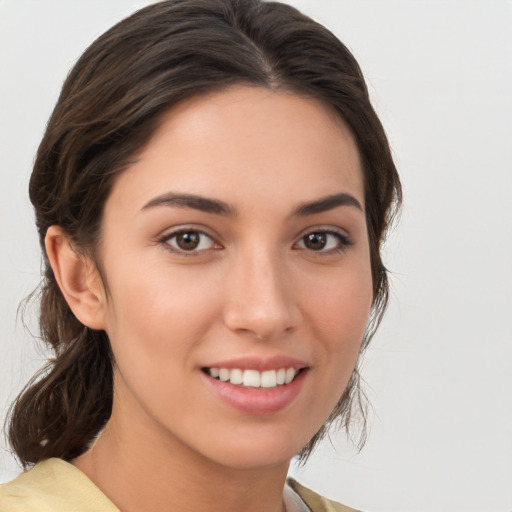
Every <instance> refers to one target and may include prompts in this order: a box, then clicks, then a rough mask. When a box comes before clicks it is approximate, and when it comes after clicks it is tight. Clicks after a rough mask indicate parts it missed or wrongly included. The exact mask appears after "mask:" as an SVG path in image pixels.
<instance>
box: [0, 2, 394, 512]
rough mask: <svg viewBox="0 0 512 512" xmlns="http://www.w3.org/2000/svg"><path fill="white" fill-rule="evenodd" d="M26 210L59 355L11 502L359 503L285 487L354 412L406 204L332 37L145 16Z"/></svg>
mask: <svg viewBox="0 0 512 512" xmlns="http://www.w3.org/2000/svg"><path fill="white" fill-rule="evenodd" d="M30 197H31V201H32V203H33V205H34V208H35V210H36V218H37V227H38V230H39V235H40V241H41V245H42V248H43V254H44V261H45V276H44V283H43V287H42V295H41V314H40V323H41V332H42V336H43V338H44V339H45V341H46V342H47V343H49V344H50V345H51V346H52V347H53V349H54V350H55V353H56V357H55V359H54V360H53V361H52V362H51V363H50V365H49V367H48V368H47V369H46V370H45V371H44V372H43V373H42V374H41V376H39V377H38V378H37V379H36V380H34V381H33V382H32V383H30V384H29V385H28V386H27V388H26V389H25V391H24V392H23V393H22V395H20V397H19V398H18V400H17V402H16V404H15V406H14V407H13V410H12V417H11V427H10V439H11V444H12V446H13V448H14V450H15V452H16V453H17V455H18V457H19V459H20V460H21V462H22V463H23V464H24V465H25V467H28V466H31V465H33V464H35V467H34V468H33V469H31V470H30V471H28V472H27V473H24V474H23V475H21V476H20V477H19V478H18V479H16V480H14V481H13V482H11V483H9V484H6V485H5V486H3V487H2V488H0V505H1V508H0V510H2V511H3V510H6V511H7V510H18V509H23V510H45V509H46V510H123V511H124V510H189V509H190V510H192V509H193V510H223V511H227V510H247V511H252V510H266V511H281V510H285V509H286V510H288V512H290V511H294V510H297V511H300V510H308V507H309V508H310V509H312V510H347V508H345V507H343V506H341V505H337V504H334V503H331V502H328V501H327V500H325V499H323V498H321V497H319V496H317V495H315V494H314V493H312V492H311V491H308V490H307V489H304V488H302V487H301V486H300V485H299V484H297V483H296V482H293V481H289V482H288V484H286V485H285V480H286V474H287V469H288V465H289V462H290V460H291V459H292V457H294V456H295V455H296V454H297V453H298V454H299V457H300V458H301V460H303V461H304V460H306V459H307V457H308V455H309V454H310V453H311V451H312V450H313V448H314V446H315V444H316V443H317V442H318V441H319V440H320V439H321V438H322V436H323V435H324V434H325V432H326V429H327V427H328V425H329V424H331V423H332V422H333V421H335V420H336V421H340V422H341V423H342V424H343V425H344V426H345V427H346V428H348V427H349V426H350V419H351V416H352V414H354V413H358V410H357V409H358V408H361V398H360V395H359V374H358V370H357V361H358V358H359V356H360V354H361V353H362V352H363V351H364V349H365V348H366V346H367V344H368V342H369V339H370V337H371V335H372V334H373V332H374V329H375V328H376V326H377V325H378V321H379V320H380V317H381V315H382V313H383V311H384V307H385V304H386V299H387V280H386V271H385V268H384V265H383V263H382V261H381V257H380V246H381V242H382V240H383V238H384V236H385V232H386V229H387V226H388V224H389V222H390V220H391V218H392V215H393V212H394V209H395V207H396V205H397V204H398V203H399V201H400V184H399V180H398V177H397V174H396V170H395V167H394V164H393V161H392V158H391V154H390V150H389V146H388V143H387V140H386V136H385V134H384V131H383V129H382V126H381V124H380V122H379V120H378V118H377V117H376V114H375V112H374V111H373V109H372V107H371V105H370V102H369V98H368V93H367V89H366V86H365V83H364V79H363V77H362V75H361V72H360V69H359V67H358V65H357V63H356V62H355V60H354V58H353V57H352V55H351V54H350V53H349V52H348V50H347V49H346V48H345V47H344V46H343V45H342V43H340V42H339V41H338V40H337V39H336V38H335V37H334V36H333V35H332V34H331V33H330V32H328V31H327V30H326V29H325V28H323V27H322V26H320V25H318V24H317V23H315V22H313V21H312V20H310V19H309V18H307V17H305V16H304V15H302V14H300V13H299V12H298V11H296V10H294V9H293V8H291V7H289V6H286V5H282V4H278V3H262V2H260V1H257V0H239V1H237V0H186V1H177V0H171V1H166V2H160V3H157V4H155V5H152V6H150V7H147V8H145V9H143V10H141V11H139V12H138V13H135V14H134V15H132V16H131V17H129V18H127V19H126V20H124V21H122V22H121V23H119V24H117V25H116V26H115V27H113V28H112V29H111V30H109V31H108V32H107V33H105V34H104V35H103V36H101V37H100V38H99V39H98V40H97V41H96V42H94V43H93V44H92V45H91V47H90V48H89V49H88V50H87V51H86V52H85V53H84V54H83V56H82V57H81V58H80V60H79V61H78V63H77V64H76V66H75V67H74V69H73V70H72V72H71V73H70V75H69V77H68V79H67V80H66V82H65V84H64V86H63V90H62V93H61V96H60V98H59V100H58V103H57V106H56V107H55V110H54V113H53V115H52V117H51V119H50V121H49V124H48V127H47V131H46V134H45V136H44V138H43V141H42V142H41V145H40V148H39V150H38V154H37V158H36V162H35V165H34V171H33V174H32V178H31V182H30ZM283 489H284V491H283ZM45 507H46V508H45Z"/></svg>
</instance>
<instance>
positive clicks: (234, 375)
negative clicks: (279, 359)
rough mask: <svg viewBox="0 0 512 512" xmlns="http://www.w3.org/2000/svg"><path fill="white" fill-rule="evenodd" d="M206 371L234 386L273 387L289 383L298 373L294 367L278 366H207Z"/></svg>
mask: <svg viewBox="0 0 512 512" xmlns="http://www.w3.org/2000/svg"><path fill="white" fill-rule="evenodd" d="M207 373H208V374H209V375H210V376H211V377H213V378H215V379H219V380H221V381H223V382H228V381H229V382H230V383H231V384H234V385H236V386H240V385H243V386H246V387H251V388H275V387H276V386H282V385H283V384H289V383H290V382H291V381H292V380H293V379H294V378H295V377H296V375H297V374H298V373H299V370H296V369H295V368H279V369H278V370H266V371H264V372H259V371H258V370H241V369H240V368H232V369H229V368H207Z"/></svg>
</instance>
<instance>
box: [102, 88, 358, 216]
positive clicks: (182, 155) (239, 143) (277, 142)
mask: <svg viewBox="0 0 512 512" xmlns="http://www.w3.org/2000/svg"><path fill="white" fill-rule="evenodd" d="M166 189H168V190H172V191H178V192H183V193H194V194H204V195H207V196H214V197H217V198H219V199H222V200H225V201H227V202H230V203H232V202H237V201H238V202H246V201H248V200H249V199H250V198H251V197H265V199H266V200H271V199H272V198H274V199H276V200H280V201H283V200H285V199H290V200H295V199H296V201H297V202H302V201H308V200H311V199H315V198H316V197H319V196H325V195H329V194H333V193H338V192H348V193H351V194H353V195H354V196H356V197H357V198H358V200H359V201H360V202H361V204H363V203H364V192H363V177H362V171H361V165H360V159H359V153H358V150H357V146H356V143H355V141H354V137H353V135H352V133H351V131H350V129H349V128H348V127H347V125H346V124H345V123H344V121H343V120H342V119H341V117H340V116H339V115H337V114H336V113H335V112H334V110H333V109H332V108H330V107H329V106H327V105H325V104H324V103H322V102H321V101H319V100H316V99H312V98H306V97H304V96H301V95H298V94H294V93H291V92H289V91H271V90H268V89H264V88H258V87H249V86H236V87H231V88H229V89H225V90H222V91H217V92H211V93H208V94H204V95H200V96H196V97H193V98H191V99H188V100H185V101H183V102H181V103H179V104H178V105H176V106H174V107H173V108H171V109H170V110H169V112H167V113H166V115H165V116H164V117H163V119H162V122H161V124H160V126H159V128H158V129H157V130H156V132H155V133H154V135H153V137H152V138H151V139H150V141H149V143H148V144H147V145H146V147H145V148H144V149H143V150H142V151H141V152H140V154H139V156H138V158H137V160H136V161H135V162H134V163H133V164H132V165H131V166H130V167H129V168H128V170H127V171H125V172H124V173H123V174H122V175H121V176H120V178H119V179H118V181H117V182H116V184H115V186H114V190H113V192H112V195H113V196H116V195H119V194H123V195H124V196H125V197H124V199H128V200H129V202H130V203H132V204H138V205H139V206H141V205H142V204H143V203H144V202H147V200H148V198H150V197H151V196H156V195H158V194H161V193H162V192H165V191H166Z"/></svg>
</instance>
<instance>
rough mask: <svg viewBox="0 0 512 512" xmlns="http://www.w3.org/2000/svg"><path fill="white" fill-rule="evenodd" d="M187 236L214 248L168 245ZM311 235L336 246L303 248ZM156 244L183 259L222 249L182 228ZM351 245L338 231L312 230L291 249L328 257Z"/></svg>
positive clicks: (346, 237)
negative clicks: (333, 242) (335, 240)
mask: <svg viewBox="0 0 512 512" xmlns="http://www.w3.org/2000/svg"><path fill="white" fill-rule="evenodd" d="M187 234H188V235H191V234H195V235H199V237H200V240H199V246H200V245H201V243H202V242H201V238H202V237H207V238H209V239H210V241H211V244H212V245H214V246H215V245H216V247H212V248H210V247H208V248H203V249H197V248H193V249H192V250H190V251H187V250H186V249H182V248H179V247H175V246H173V245H172V244H171V243H170V241H171V240H173V239H176V238H177V237H178V236H180V235H187ZM311 235H326V236H327V237H329V236H331V237H334V238H336V239H337V246H336V247H331V248H329V249H327V250H324V249H323V248H322V249H319V250H315V249H310V248H308V247H306V246H305V239H306V237H307V236H311ZM158 242H159V243H161V244H162V245H164V247H165V249H166V250H168V251H170V252H172V253H175V254H179V255H180V256H185V257H191V256H199V255H200V254H201V253H202V252H203V251H207V250H210V249H213V250H219V249H222V246H220V245H219V244H217V243H216V242H215V240H214V239H213V238H212V237H211V236H210V235H208V234H207V233H205V232H204V231H202V230H200V229H195V228H183V229H179V230H177V231H173V232H172V233H168V234H166V235H164V236H162V237H161V238H160V239H159V240H158ZM299 244H302V245H303V246H302V247H297V246H298V245H299ZM326 245H329V242H326ZM352 245H354V242H353V241H352V240H351V239H350V238H349V237H348V236H347V235H345V234H343V233H340V232H339V231H335V230H332V229H322V228H317V229H314V230H311V231H307V232H306V233H304V234H303V235H301V237H300V238H299V240H298V241H297V242H296V243H295V244H294V245H293V248H297V249H299V250H306V251H308V252H311V253H313V254H315V255H323V254H325V255H329V254H338V253H340V252H343V251H345V250H346V249H347V248H349V247H350V246H352Z"/></svg>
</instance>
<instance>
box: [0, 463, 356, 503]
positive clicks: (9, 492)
mask: <svg viewBox="0 0 512 512" xmlns="http://www.w3.org/2000/svg"><path fill="white" fill-rule="evenodd" d="M287 483H288V485H289V486H290V487H291V489H293V490H294V491H295V492H296V493H297V494H298V495H299V496H300V497H301V498H302V500H303V501H304V502H305V503H306V505H307V506H308V507H309V508H310V509H311V510H312V511H313V512H357V511H356V510H355V509H352V508H348V507H345V506H344V505H341V504H339V503H335V502H334V501H330V500H327V499H326V498H323V497H322V496H319V495H318V494H316V493H314V492H313V491H310V490H309V489H307V488H306V487H303V486H302V485H300V484H299V483H298V482H296V481H295V480H293V479H291V478H289V479H288V481H287ZM0 512H119V509H118V508H117V507H116V506H115V505H114V504H113V503H112V502H111V501H110V500H109V499H108V498H107V497H106V496H105V495H104V494H103V493H102V492H101V491H100V490H99V489H98V487H96V485H94V484H93V483H92V481H91V480H89V478H88V477H87V476H86V475H85V474H84V473H82V472H81V471H80V470H79V469H77V468H76V467H75V466H73V465H72V464H69V463H68V462H65V461H63V460H61V459H56V458H53V459H48V460H45V461H43V462H40V463H39V464H36V465H35V466H34V467H33V468H32V469H31V470H30V471H27V472H26V473H22V474H21V475H20V476H18V477H17V478H15V479H14V480H12V481H11V482H8V483H6V484H3V485H0Z"/></svg>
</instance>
